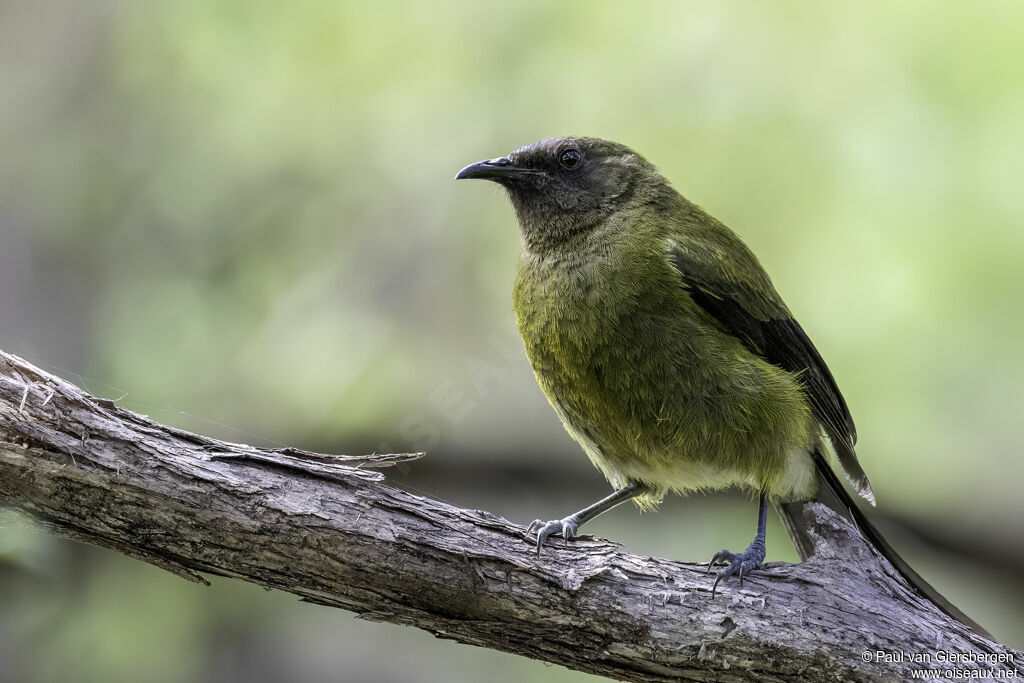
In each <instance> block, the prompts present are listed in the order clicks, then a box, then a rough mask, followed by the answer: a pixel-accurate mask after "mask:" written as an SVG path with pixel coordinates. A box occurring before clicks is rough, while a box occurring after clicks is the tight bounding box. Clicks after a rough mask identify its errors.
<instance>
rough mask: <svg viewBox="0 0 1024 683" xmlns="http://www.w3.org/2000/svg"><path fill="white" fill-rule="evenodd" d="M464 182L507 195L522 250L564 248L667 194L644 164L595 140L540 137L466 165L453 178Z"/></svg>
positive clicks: (636, 156) (662, 183)
mask: <svg viewBox="0 0 1024 683" xmlns="http://www.w3.org/2000/svg"><path fill="white" fill-rule="evenodd" d="M464 178H483V179H485V180H491V181H494V182H496V183H498V184H499V185H501V186H503V187H504V188H505V189H506V190H507V191H508V195H509V198H510V199H511V200H512V205H513V206H514V207H515V209H516V214H517V215H518V217H519V225H520V227H521V228H522V231H523V237H524V239H525V241H526V245H527V247H528V248H529V247H534V248H537V247H543V246H551V245H555V244H559V243H564V242H565V241H566V240H568V239H570V238H571V237H573V236H574V235H579V234H580V233H583V232H585V231H588V230H591V229H593V228H595V227H597V226H600V225H602V224H604V223H605V222H606V221H607V220H608V219H609V218H610V217H612V216H613V215H614V214H616V213H618V212H621V211H628V210H630V209H631V208H635V207H639V206H642V205H643V204H644V203H648V202H649V201H650V200H651V199H652V198H653V196H654V195H656V194H658V193H660V192H662V191H664V190H667V191H668V192H671V189H670V188H668V184H667V182H666V181H665V179H664V178H662V176H661V175H660V174H659V173H658V171H657V170H656V169H655V168H654V166H653V165H651V164H650V163H648V162H647V160H646V159H644V158H643V157H641V156H640V155H639V154H637V153H636V152H634V151H633V150H631V149H630V148H629V147H626V146H625V145H620V144H619V143H617V142H611V141H609V140H602V139H600V138H573V137H570V138H546V139H544V140H540V141H538V142H535V143H533V144H531V145H526V146H525V147H520V148H519V149H517V150H516V151H514V152H512V153H511V154H509V155H508V156H507V157H500V158H497V159H488V160H486V161H480V162H477V163H475V164H470V165H469V166H467V167H466V168H464V169H462V170H461V171H459V174H458V175H457V176H455V179H456V180H461V179H464Z"/></svg>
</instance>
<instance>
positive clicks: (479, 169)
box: [455, 157, 534, 180]
mask: <svg viewBox="0 0 1024 683" xmlns="http://www.w3.org/2000/svg"><path fill="white" fill-rule="evenodd" d="M530 173H534V171H533V169H529V168H523V167H521V166H515V165H514V164H513V163H512V160H511V159H509V158H508V157H500V158H498V159H487V160H486V161H478V162H476V163H475V164H470V165H469V166H467V167H466V168H464V169H462V170H461V171H459V174H458V175H457V176H455V179H456V180H465V179H467V178H483V179H485V180H501V179H504V178H510V177H512V176H517V175H525V174H530Z"/></svg>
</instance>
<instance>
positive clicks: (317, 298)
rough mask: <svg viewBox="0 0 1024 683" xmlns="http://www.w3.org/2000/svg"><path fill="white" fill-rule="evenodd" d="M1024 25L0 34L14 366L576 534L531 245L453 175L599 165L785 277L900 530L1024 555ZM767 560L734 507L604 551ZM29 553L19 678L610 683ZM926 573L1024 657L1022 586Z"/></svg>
mask: <svg viewBox="0 0 1024 683" xmlns="http://www.w3.org/2000/svg"><path fill="white" fill-rule="evenodd" d="M1022 25H1024V6H1022V5H1021V4H1020V3H1017V2H1011V1H1010V0H1005V1H1002V2H988V3H984V4H983V5H981V6H978V5H966V4H959V5H958V4H953V3H946V4H944V5H942V6H941V8H938V7H936V6H935V5H934V3H927V2H908V3H901V4H899V5H891V4H890V5H883V4H872V3H853V2H833V3H786V2H783V3H746V2H722V3H697V2H638V3H604V2H593V3H591V2H566V3H557V4H556V3H549V2H541V1H531V2H517V3H479V2H477V3H474V2H431V3H411V2H410V3H403V2H377V3H369V2H367V3H360V2H349V3H318V2H297V3H273V2H249V3H239V2H227V1H220V2H218V1H210V0H190V1H183V2H176V3H156V2H127V1H125V2H114V1H112V0H96V1H95V2H89V3H81V2H74V1H72V0H64V1H63V2H58V1H56V0H55V1H53V2H47V3H34V2H30V1H28V0H14V1H8V2H4V3H0V145H2V149H3V156H2V158H0V348H4V349H5V350H8V351H12V352H15V353H19V354H21V355H23V356H26V357H28V358H29V359H31V360H33V361H35V362H38V363H40V364H42V365H43V366H44V367H49V368H51V369H53V368H56V370H55V371H57V372H59V373H60V374H64V375H66V376H68V377H69V378H70V379H72V380H75V381H82V382H84V383H85V385H86V386H87V387H88V388H90V389H91V390H93V391H94V392H96V393H100V394H102V395H107V396H109V397H111V398H119V399H120V400H121V402H122V403H123V404H124V405H126V406H128V407H131V408H134V409H136V410H139V411H140V412H145V413H149V414H151V415H153V416H154V417H156V418H158V419H161V420H164V421H167V422H172V423H174V424H177V425H180V426H183V427H186V428H190V429H196V430H199V431H204V432H207V433H212V434H215V435H219V436H224V437H227V438H233V439H236V440H273V441H279V442H286V443H292V444H296V445H302V446H306V447H310V448H321V449H324V450H331V451H337V452H352V451H358V450H368V449H375V448H385V447H387V448H391V449H393V450H419V449H421V448H427V449H429V450H430V451H431V455H430V458H429V460H430V461H431V463H430V464H429V465H428V464H424V465H423V467H424V468H428V471H435V472H436V473H437V474H436V475H435V476H434V478H433V479H432V480H431V481H429V482H424V481H418V478H417V469H416V468H413V470H412V471H410V472H408V473H406V479H407V482H408V483H409V485H412V486H419V487H421V488H423V487H426V488H427V489H428V490H429V491H430V492H432V493H437V494H441V495H444V496H446V497H447V498H448V499H449V500H451V501H452V502H455V503H459V504H465V505H476V506H479V507H486V508H488V509H491V510H494V511H495V512H500V513H502V514H506V515H507V516H509V517H510V518H514V519H520V520H528V519H532V518H533V517H536V516H550V515H555V514H564V513H566V512H568V511H570V509H572V508H573V506H574V505H576V504H578V503H580V502H583V501H585V500H586V499H587V497H588V496H590V495H592V494H594V493H599V492H601V491H602V490H603V488H602V484H601V482H600V480H599V478H598V477H597V475H596V474H595V473H593V472H592V471H590V470H589V465H588V464H587V463H586V459H585V458H584V457H583V456H582V454H581V453H579V452H578V449H577V448H576V447H575V446H574V444H572V442H571V441H570V440H569V439H568V438H567V437H566V436H565V434H564V433H563V432H562V430H561V428H560V427H559V425H558V424H557V421H556V420H555V418H554V416H553V415H552V414H551V412H550V410H549V409H548V407H547V405H546V404H545V403H544V400H543V398H542V396H541V395H540V392H539V391H538V390H537V389H536V387H535V385H534V383H533V379H532V377H531V375H530V372H529V368H528V366H527V364H526V362H525V359H524V358H523V357H522V352H521V347H520V344H519V341H518V339H517V337H516V333H515V330H514V325H513V320H512V314H511V303H510V286H511V278H512V275H513V271H514V264H515V258H516V254H517V250H518V246H519V242H518V235H517V233H516V229H515V224H514V219H513V216H512V213H511V211H510V209H509V208H508V206H507V205H506V203H505V201H504V199H503V197H502V196H501V194H500V192H499V191H498V190H497V189H495V188H492V187H487V186H484V185H483V184H456V183H454V182H452V176H453V175H454V173H455V172H456V171H457V170H458V169H459V168H460V167H461V166H462V165H464V164H466V163H468V162H471V161H475V160H478V159H480V158H485V157H490V156H496V155H499V154H501V153H504V152H507V151H510V150H511V149H513V148H515V147H516V146H518V145H520V144H524V143H527V142H530V141H532V140H535V139H537V138H540V137H545V136H548V135H560V134H587V135H598V136H603V137H608V138H613V139H616V140H620V141H622V142H625V143H627V144H630V145H632V146H633V147H635V148H636V149H637V150H639V151H640V152H641V153H643V154H645V155H646V156H647V157H648V158H650V159H651V160H652V161H654V162H655V163H657V164H658V165H659V166H660V168H661V169H662V170H663V172H665V174H666V175H668V176H669V177H670V178H671V179H672V180H673V181H674V182H675V184H676V186H677V187H678V188H679V189H680V190H681V191H682V192H683V193H684V194H686V195H687V196H689V197H690V198H691V199H693V200H694V201H697V202H698V203H700V204H702V205H703V206H705V207H706V208H708V209H709V210H710V211H711V212H712V213H713V214H714V215H716V216H717V217H719V218H720V219H722V220H724V221H725V222H726V223H727V224H729V225H731V226H732V227H733V228H734V229H736V230H737V231H738V232H739V233H740V234H741V235H742V236H743V237H744V238H745V239H746V240H747V241H748V243H749V244H751V246H752V247H753V248H754V250H755V251H756V252H757V253H758V254H759V256H760V257H761V259H762V262H763V263H764V264H765V266H766V267H767V268H768V270H769V272H770V273H771V274H772V276H773V278H774V280H775V283H776V285H777V287H778V289H779V290H780V292H782V294H783V296H784V297H785V298H786V300H787V302H788V303H789V304H790V307H791V308H792V309H793V310H794V311H795V312H796V314H797V315H798V317H799V318H800V319H801V321H802V323H803V325H804V327H805V328H806V329H807V330H808V332H809V333H810V335H811V337H812V338H813V339H814V340H815V342H816V343H817V345H818V347H819V348H820V350H821V351H822V353H823V355H824V356H825V357H826V359H827V360H828V362H829V364H830V366H831V367H832V369H833V371H834V373H835V374H836V376H837V379H838V380H839V383H840V386H841V387H842V388H843V390H844V393H845V394H846V397H847V399H848V401H849V403H850V405H851V408H852V410H853V413H854V416H855V418H856V419H857V423H858V427H859V431H860V434H861V440H860V446H859V451H860V453H861V459H862V461H863V463H864V465H865V468H866V470H867V471H868V473H869V475H870V476H871V477H872V480H873V482H874V483H875V488H876V491H877V493H878V498H879V502H880V506H882V508H883V509H885V510H888V511H889V513H890V514H893V515H895V516H900V517H907V518H912V519H916V520H923V522H924V523H927V524H929V525H931V527H932V528H935V529H940V530H946V529H950V530H953V531H956V533H957V534H959V535H960V536H970V537H971V538H974V539H976V540H977V542H978V543H979V545H980V547H987V548H999V547H1001V546H1003V545H1006V546H1010V545H1014V544H1019V536H1018V532H1017V523H1016V522H1017V521H1019V520H1021V519H1024V499H1022V498H1021V497H1020V495H1019V489H1020V484H1019V482H1020V481H1021V478H1022V476H1024V459H1022V458H1020V457H1019V455H1020V449H1021V445H1022V440H1021V436H1020V419H1021V404H1022V402H1021V399H1020V389H1019V387H1021V386H1024V361H1022V357H1021V354H1020V349H1021V348H1022V342H1024V317H1022V316H1021V304H1020V301H1019V291H1020V282H1021V275H1020V267H1019V262H1020V258H1021V255H1022V254H1024V191H1022V187H1021V178H1022V177H1024V124H1022V121H1024V71H1022V70H1021V69H1020V68H1019V67H1020V65H1021V64H1024V41H1021V40H1020V26H1022ZM78 376H84V379H79V377H78ZM229 425H230V427H229ZM257 435H259V436H257ZM417 467H419V466H417ZM429 468H434V470H429ZM549 468H554V469H555V470H556V471H557V472H558V473H559V481H558V482H557V484H553V483H552V482H551V481H550V477H549V478H547V480H546V479H545V476H544V473H545V471H546V470H547V469H549ZM463 470H467V471H468V470H472V471H473V472H475V473H476V474H475V476H474V477H472V478H468V479H465V480H462V481H461V482H460V481H454V479H455V478H454V477H453V476H452V473H458V472H460V471H463ZM513 470H514V471H515V472H518V473H519V474H520V475H521V476H522V477H523V479H522V480H521V481H520V482H519V484H518V485H517V486H516V487H513V488H512V489H509V488H507V487H502V486H490V487H488V485H487V482H488V473H492V474H493V477H494V479H493V481H499V480H500V478H501V476H502V475H501V473H502V472H507V471H513ZM531 473H532V474H531ZM531 477H532V478H531ZM545 481H546V483H545ZM467 482H472V483H471V484H470V483H467ZM545 487H546V488H545ZM510 491H512V492H513V495H510ZM559 491H562V492H561V493H560V492H559ZM752 522H753V511H752V508H751V507H750V506H749V504H744V503H743V502H742V501H741V500H739V499H729V498H721V497H718V498H714V499H712V498H707V499H696V500H693V501H688V502H687V503H685V504H684V503H680V502H671V503H670V504H668V505H667V506H666V508H665V509H664V510H663V511H662V512H661V513H659V514H657V515H644V516H643V517H640V516H639V514H638V513H636V512H635V511H629V510H625V509H624V510H620V511H617V512H616V513H613V516H612V517H609V518H608V519H605V520H601V521H599V522H598V523H596V524H595V530H596V531H598V532H600V533H603V534H606V535H610V536H612V537H614V538H618V539H621V540H623V541H624V542H627V543H628V545H629V547H631V548H635V549H639V550H642V551H644V552H650V553H658V554H666V555H670V556H673V557H678V558H680V559H690V560H697V559H703V558H704V557H705V556H707V555H708V554H710V553H711V552H714V551H715V550H717V549H718V548H720V547H722V545H723V543H724V545H729V546H734V545H740V544H742V543H744V542H745V541H746V540H747V537H748V536H749V531H750V530H751V527H752ZM19 529H20V527H19V525H18V524H14V523H13V522H12V523H10V524H8V525H6V526H4V527H3V528H0V597H2V598H3V600H4V602H5V603H6V604H9V605H10V607H9V608H4V609H2V610H0V678H3V677H4V675H5V674H6V675H7V676H9V677H14V676H17V677H19V678H21V679H22V680H58V679H62V678H65V677H66V676H67V675H68V674H69V672H74V673H75V674H76V676H75V677H76V679H78V680H101V679H103V680H111V678H113V679H115V680H132V679H140V678H145V679H152V676H153V675H156V674H159V677H161V678H162V679H163V680H190V679H196V678H205V679H208V680H222V679H224V678H235V677H237V678H243V677H246V676H249V677H250V679H251V677H252V676H256V677H257V678H259V676H260V675H265V676H266V677H268V678H271V677H273V676H272V674H274V673H280V671H281V669H278V668H275V666H280V665H282V664H281V663H282V662H285V663H287V667H285V669H283V670H284V671H285V672H291V673H292V674H294V675H295V676H296V678H297V680H320V679H323V678H337V679H341V680H344V679H346V678H347V677H348V676H352V677H358V678H359V679H360V680H370V679H372V678H373V677H374V676H376V677H377V679H378V680H389V679H392V678H395V677H398V676H401V677H404V678H417V677H419V678H421V679H422V680H431V679H435V678H436V677H437V676H442V677H447V678H453V679H460V678H461V679H462V680H476V679H477V678H479V676H480V672H481V671H483V670H485V669H486V670H487V671H488V676H489V677H491V678H494V679H496V680H521V679H523V678H524V677H530V676H534V677H537V678H538V679H539V680H540V679H544V680H546V679H548V678H549V677H551V676H555V675H558V676H563V677H564V678H566V679H570V678H576V677H577V676H575V675H573V674H568V673H563V672H556V671H554V670H552V669H548V668H544V667H541V666H540V665H537V664H534V663H531V662H527V661H525V660H519V659H515V658H511V657H505V656H502V655H497V654H493V653H486V652H479V651H475V650H472V649H470V648H455V649H452V648H453V647H454V646H450V645H448V644H445V643H441V642H437V641H433V640H432V639H430V638H429V637H427V636H421V635H419V634H413V633H410V632H407V631H405V630H403V629H400V628H397V627H385V626H377V625H370V624H365V623H361V622H356V621H354V620H353V619H352V618H351V617H349V616H347V615H344V614H341V613H338V614H334V613H333V612H330V611H326V610H322V609H319V608H313V607H310V606H303V605H298V604H296V603H295V602H294V601H293V600H290V599H289V598H287V597H286V596H280V595H274V596H269V595H266V594H264V593H262V592H260V591H257V590H255V589H249V588H247V587H243V586H232V585H231V584H227V583H226V582H224V581H218V582H217V586H216V587H215V588H214V589H213V590H209V591H204V590H203V589H200V588H197V587H193V586H188V585H184V584H182V583H181V582H179V581H178V580H177V579H174V578H172V577H168V576H164V575H162V574H161V573H160V572H158V571H157V570H154V569H151V568H148V567H144V566H141V565H137V563H133V562H129V561H126V560H121V559H119V558H112V557H110V556H109V554H106V553H100V552H96V551H90V550H84V549H81V548H75V547H73V546H71V545H70V544H64V543H60V542H56V541H53V540H51V539H48V538H46V537H44V536H37V535H34V534H27V533H25V532H24V531H23V530H19ZM774 538H775V539H776V540H775V542H774V544H773V543H772V541H770V543H769V553H770V555H773V556H775V557H777V558H783V559H784V558H791V557H792V551H791V550H790V549H789V547H788V543H787V542H785V541H784V539H783V538H782V535H781V533H778V529H777V528H776V530H775V535H774ZM908 554H910V555H911V556H912V557H915V558H919V560H918V561H919V562H920V563H922V570H923V573H925V574H927V575H928V576H929V577H932V578H934V579H935V582H936V583H937V584H938V585H940V586H941V587H942V588H943V589H944V590H947V591H948V592H949V594H950V595H951V596H952V597H954V598H955V599H957V601H958V602H960V603H961V604H962V606H963V607H964V608H965V609H966V610H967V611H968V612H970V613H972V614H975V615H976V616H977V617H978V618H979V619H980V620H981V621H983V622H984V623H987V624H991V626H992V628H993V630H995V631H996V632H997V633H998V634H1000V635H1001V636H1003V637H1004V638H1006V639H1007V641H1008V642H1010V643H1011V644H1014V645H1016V646H1018V647H1020V646H1021V645H1022V644H1024V630H1022V629H1024V627H1022V626H1021V624H1020V620H1019V619H1018V618H1016V617H1015V616H1014V615H1016V614H1019V613H1020V611H1021V608H1022V607H1024V605H1022V604H1021V602H1022V600H1024V598H1022V597H1021V595H1020V594H1019V584H1018V583H1016V582H1012V583H1007V577H1006V574H1005V573H1003V574H998V573H997V574H986V573H985V572H986V571H987V570H986V569H985V568H984V567H980V566H978V565H977V564H974V563H971V562H970V558H969V557H965V556H960V557H954V556H938V555H934V554H933V553H931V552H930V551H929V549H928V548H927V547H917V546H912V547H911V548H909V549H908ZM961 555H962V553H961ZM967 571H969V572H970V576H972V577H977V578H976V579H975V578H972V579H971V580H970V581H964V580H962V576H963V575H964V572H967ZM1018 578H1019V577H1018ZM69 582H73V584H72V585H69ZM1015 584H1016V585H1015ZM226 586H229V587H226ZM1014 589H1018V590H1017V592H1015V593H1014V592H1013V591H1014ZM1008 595H1009V596H1010V597H1009V598H1008V597H1007V596H1008ZM143 598H144V599H143ZM396 642H397V643H401V646H400V649H399V651H398V654H396V652H395V650H394V648H395V647H396V646H395V645H394V643H396ZM268 643H273V647H271V646H269V645H268ZM378 653H389V654H388V656H387V657H385V658H384V659H385V661H382V660H381V659H379V658H378V657H377V654H378ZM381 656H383V655H381ZM254 662H255V664H254ZM261 662H262V664H260V663H261ZM274 662H276V664H274ZM428 662H429V664H427V663H428ZM497 662H500V669H495V668H494V666H495V663H497ZM261 672H262V674H261ZM355 672H358V674H356V673H355ZM147 674H148V675H147ZM503 676H504V677H505V678H502V677H503Z"/></svg>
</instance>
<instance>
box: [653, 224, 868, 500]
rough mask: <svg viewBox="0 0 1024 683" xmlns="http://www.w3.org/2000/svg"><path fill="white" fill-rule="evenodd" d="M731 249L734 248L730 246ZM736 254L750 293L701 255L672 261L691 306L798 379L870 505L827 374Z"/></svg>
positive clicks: (749, 261)
mask: <svg viewBox="0 0 1024 683" xmlns="http://www.w3.org/2000/svg"><path fill="white" fill-rule="evenodd" d="M737 242H738V240H737ZM731 246H733V248H736V245H731ZM739 249H740V250H742V252H743V253H742V258H743V260H744V261H745V262H746V264H745V265H746V266H747V268H746V269H747V270H748V272H751V271H752V272H753V273H756V275H757V276H758V277H757V280H756V281H755V283H754V284H755V286H756V287H757V288H756V289H755V287H752V286H750V285H748V284H746V283H745V282H741V281H738V280H735V279H729V278H727V277H725V276H724V275H723V273H722V271H721V269H717V268H714V267H711V266H709V264H708V263H707V262H706V256H705V254H708V253H710V252H709V251H707V250H705V251H703V252H700V251H694V252H686V251H683V250H682V249H679V248H676V249H675V250H674V251H673V261H674V265H675V266H676V269H677V270H678V271H679V274H680V276H681V278H682V282H683V285H684V286H685V287H686V288H687V290H688V291H689V293H690V296H691V297H692V298H693V300H694V302H696V303H697V305H698V306H700V307H701V308H703V309H704V310H705V311H707V312H708V313H709V314H710V315H711V316H712V317H713V318H714V319H715V320H717V321H718V323H719V324H720V325H721V326H722V328H723V329H724V330H725V331H727V332H729V333H730V334H732V335H733V336H735V337H736V338H737V339H739V340H740V341H741V342H742V343H743V345H744V346H746V347H747V348H748V349H749V350H750V351H752V352H753V353H755V354H757V355H759V356H761V357H762V358H764V359H765V360H766V361H768V362H769V363H771V364H772V365H775V366H778V367H780V368H782V369H783V370H787V371H789V372H792V373H794V374H797V375H799V377H800V381H801V383H802V385H803V388H804V392H805V393H806V395H807V399H808V402H809V403H810V404H811V410H812V412H813V414H814V416H815V417H816V418H817V419H818V421H819V422H821V424H822V426H823V427H824V428H825V433H826V434H828V437H829V439H830V440H831V441H832V445H833V447H834V448H835V451H836V455H837V457H838V458H839V464H840V465H842V467H843V471H845V472H846V474H847V476H849V477H850V480H851V482H852V483H853V485H854V486H855V487H856V489H857V491H858V492H859V493H860V494H861V495H862V496H864V497H865V498H866V499H867V500H869V501H870V502H871V503H872V504H874V494H873V493H872V491H871V484H870V482H868V478H867V475H866V474H865V473H864V470H863V469H862V468H861V466H860V464H859V463H858V462H857V455H856V452H855V451H854V444H856V442H857V429H856V427H855V426H854V424H853V418H852V417H851V416H850V410H849V408H848V407H847V406H846V401H845V400H844V399H843V395H842V394H841V393H840V392H839V387H838V386H836V381H835V379H834V378H833V377H832V373H831V372H830V371H829V369H828V366H827V365H825V361H824V360H822V358H821V354H819V353H818V350H817V349H816V348H814V344H812V343H811V340H810V339H808V337H807V334H806V333H805V332H804V330H803V328H802V327H801V326H800V323H798V322H797V321H796V320H794V319H793V316H792V315H791V314H790V312H789V310H788V309H787V308H786V306H785V304H783V303H782V300H781V299H780V298H779V296H778V294H777V293H776V292H775V290H774V288H772V286H771V283H770V282H769V281H768V277H767V275H765V274H764V271H763V270H762V269H761V268H760V266H759V265H757V263H756V260H755V259H754V257H753V255H752V254H750V252H749V250H747V249H746V247H745V246H743V245H742V243H740V244H739ZM696 254H700V256H701V257H698V256H696ZM702 257H703V258H702Z"/></svg>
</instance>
